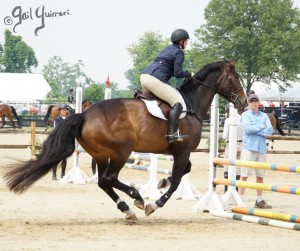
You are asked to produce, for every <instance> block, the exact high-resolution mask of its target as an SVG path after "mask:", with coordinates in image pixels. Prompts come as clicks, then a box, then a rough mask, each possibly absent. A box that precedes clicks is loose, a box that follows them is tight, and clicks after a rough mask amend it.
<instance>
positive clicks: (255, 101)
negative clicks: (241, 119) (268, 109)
mask: <svg viewBox="0 0 300 251" xmlns="http://www.w3.org/2000/svg"><path fill="white" fill-rule="evenodd" d="M249 103H259V101H258V100H257V99H251V100H249Z"/></svg>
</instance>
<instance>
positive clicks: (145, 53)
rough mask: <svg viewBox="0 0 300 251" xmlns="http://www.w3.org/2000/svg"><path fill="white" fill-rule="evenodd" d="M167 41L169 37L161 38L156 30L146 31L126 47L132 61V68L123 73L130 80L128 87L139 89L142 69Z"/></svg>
mask: <svg viewBox="0 0 300 251" xmlns="http://www.w3.org/2000/svg"><path fill="white" fill-rule="evenodd" d="M168 43H169V39H165V38H163V37H162V36H161V35H160V34H158V33H157V32H146V33H145V34H144V36H143V37H141V38H140V39H139V41H138V42H137V43H134V44H131V45H130V46H129V47H128V52H129V54H130V56H131V57H132V61H133V68H132V69H130V70H128V71H127V72H126V74H125V75H126V77H127V79H128V80H129V81H130V85H129V89H131V90H133V89H135V88H138V89H141V84H140V75H141V73H142V71H143V70H144V69H145V67H146V66H147V65H149V64H150V63H151V62H152V61H153V60H154V59H155V57H156V56H157V54H158V53H159V52H160V51H161V50H162V49H163V48H164V47H166V46H167V45H168Z"/></svg>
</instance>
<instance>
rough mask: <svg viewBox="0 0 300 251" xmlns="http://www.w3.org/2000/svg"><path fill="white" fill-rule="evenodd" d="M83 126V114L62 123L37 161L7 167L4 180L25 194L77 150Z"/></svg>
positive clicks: (74, 115) (73, 115) (46, 142)
mask: <svg viewBox="0 0 300 251" xmlns="http://www.w3.org/2000/svg"><path fill="white" fill-rule="evenodd" d="M82 124H83V114H82V113H78V114H72V115H70V116H69V117H68V118H67V119H66V120H65V121H64V122H62V123H60V124H59V125H58V126H57V127H56V128H55V129H54V130H53V131H52V133H51V134H50V135H49V137H48V138H47V140H46V141H45V142H44V144H43V150H42V152H41V154H40V155H39V156H38V157H37V159H36V160H29V161H27V162H23V163H21V164H20V165H18V166H17V167H12V166H10V167H7V169H6V172H5V174H4V179H5V181H6V183H7V186H8V187H9V189H10V190H11V191H13V192H15V193H19V194H20V193H22V192H25V191H26V190H27V189H28V188H29V187H30V186H31V185H32V184H33V183H35V182H36V181H37V180H38V179H40V178H41V177H43V176H44V175H46V174H47V173H48V172H49V170H50V169H51V168H52V167H54V166H57V165H58V164H59V163H60V162H61V161H62V160H64V159H66V158H68V157H70V156H71V155H72V153H73V152H74V150H75V137H76V135H77V133H78V131H79V130H81V126H82Z"/></svg>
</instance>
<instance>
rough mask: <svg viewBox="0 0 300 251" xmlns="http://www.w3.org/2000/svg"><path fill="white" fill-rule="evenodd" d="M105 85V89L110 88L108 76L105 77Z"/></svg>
mask: <svg viewBox="0 0 300 251" xmlns="http://www.w3.org/2000/svg"><path fill="white" fill-rule="evenodd" d="M105 83H106V85H107V88H110V82H109V75H108V76H107V79H106V81H105Z"/></svg>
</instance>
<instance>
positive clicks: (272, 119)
mask: <svg viewBox="0 0 300 251" xmlns="http://www.w3.org/2000/svg"><path fill="white" fill-rule="evenodd" d="M267 115H268V117H269V119H270V122H271V125H272V127H273V128H274V129H277V131H278V132H279V133H280V135H281V136H285V132H284V131H283V130H282V128H281V125H280V122H279V119H278V118H277V117H276V116H275V114H274V113H273V112H271V113H267Z"/></svg>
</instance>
